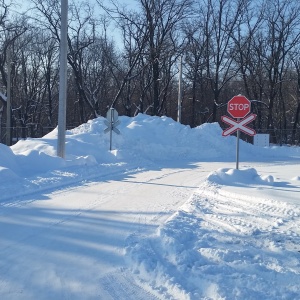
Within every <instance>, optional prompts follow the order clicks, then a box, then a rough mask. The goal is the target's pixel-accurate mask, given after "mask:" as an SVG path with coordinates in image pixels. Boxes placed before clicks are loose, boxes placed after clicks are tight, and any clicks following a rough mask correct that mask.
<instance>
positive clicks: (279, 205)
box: [0, 114, 300, 300]
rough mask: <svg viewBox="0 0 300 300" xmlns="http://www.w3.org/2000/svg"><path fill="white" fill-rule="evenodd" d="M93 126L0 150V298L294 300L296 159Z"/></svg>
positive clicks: (154, 129)
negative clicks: (61, 154) (60, 146)
mask: <svg viewBox="0 0 300 300" xmlns="http://www.w3.org/2000/svg"><path fill="white" fill-rule="evenodd" d="M120 121H121V124H120V126H119V127H118V128H119V130H120V131H121V135H115V134H114V135H113V147H114V150H113V151H109V150H108V148H109V135H108V134H105V133H104V129H105V127H106V126H105V125H104V118H101V117H100V118H98V119H95V120H92V121H89V122H88V123H86V124H83V125H82V126H80V127H78V128H75V129H73V130H70V131H67V135H66V142H67V144H66V154H67V155H66V159H65V160H63V159H61V158H58V157H56V143H57V142H56V139H57V131H56V130H54V131H53V132H51V133H49V134H48V135H46V136H45V137H43V138H41V139H27V140H26V141H19V142H18V143H17V144H16V145H14V146H12V147H7V146H5V145H2V144H0V154H1V155H0V180H1V182H2V185H1V186H0V299H4V300H6V299H7V300H13V299H22V300H23V299H45V300H48V299H49V300H50V299H104V300H106V299H108V300H109V299H116V300H118V299H129V300H130V299H132V300H133V299H134V300H136V299H149V300H152V299H178V300H180V299H300V284H299V282H300V220H299V216H300V205H299V203H300V149H299V147H288V146H283V147H277V146H272V147H268V148H260V147H255V146H252V145H251V144H247V143H244V142H241V145H240V169H239V170H236V169H235V138H234V137H226V138H224V137H222V135H221V133H222V130H221V128H220V127H219V125H218V124H204V125H202V126H199V127H197V128H194V129H191V128H190V127H188V126H183V125H181V124H178V123H177V122H175V121H173V120H172V119H170V118H166V117H161V118H160V117H150V116H146V115H141V114H140V115H138V116H136V117H134V118H128V117H120Z"/></svg>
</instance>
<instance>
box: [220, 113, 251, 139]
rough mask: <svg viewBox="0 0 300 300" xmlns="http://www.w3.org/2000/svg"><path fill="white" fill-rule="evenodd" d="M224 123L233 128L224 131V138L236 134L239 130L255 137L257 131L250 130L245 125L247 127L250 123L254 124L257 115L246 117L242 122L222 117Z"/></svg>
mask: <svg viewBox="0 0 300 300" xmlns="http://www.w3.org/2000/svg"><path fill="white" fill-rule="evenodd" d="M221 118H222V121H223V122H224V123H226V124H228V125H230V126H231V127H229V128H228V129H226V130H224V131H223V133H222V135H223V136H227V135H230V134H232V133H234V132H235V131H237V130H240V131H242V132H244V133H246V134H248V135H255V134H256V132H255V130H253V129H252V128H249V127H247V126H245V125H247V124H248V123H250V122H252V121H253V120H255V118H256V115H255V114H251V115H249V116H248V117H245V118H244V119H242V120H239V121H236V120H233V119H231V118H229V117H227V116H222V117H221Z"/></svg>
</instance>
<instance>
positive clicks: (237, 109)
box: [227, 95, 251, 118]
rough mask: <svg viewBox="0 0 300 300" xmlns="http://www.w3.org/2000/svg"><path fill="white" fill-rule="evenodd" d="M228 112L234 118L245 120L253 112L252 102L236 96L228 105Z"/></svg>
mask: <svg viewBox="0 0 300 300" xmlns="http://www.w3.org/2000/svg"><path fill="white" fill-rule="evenodd" d="M227 111H228V113H229V114H230V115H231V116H232V117H234V118H244V117H245V116H247V115H248V114H249V113H250V111H251V102H250V101H249V100H248V99H247V98H246V97H245V96H242V95H238V96H234V97H233V98H232V99H230V100H229V101H228V103H227Z"/></svg>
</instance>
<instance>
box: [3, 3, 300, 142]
mask: <svg viewBox="0 0 300 300" xmlns="http://www.w3.org/2000/svg"><path fill="white" fill-rule="evenodd" d="M105 3H107V2H105ZM18 5H19V1H17V0H11V1H7V0H0V31H1V34H0V47H1V52H0V100H1V104H0V105H1V107H2V108H1V111H0V116H1V120H0V122H1V135H2V138H3V135H5V132H4V130H3V128H5V124H6V95H7V86H8V65H9V66H10V70H11V71H10V74H11V76H10V81H11V107H12V108H11V117H12V126H13V127H20V128H22V131H21V132H19V133H17V134H14V135H18V136H14V137H17V138H20V137H22V138H25V137H27V136H29V135H30V136H33V137H34V136H40V135H41V134H45V133H46V131H47V130H50V129H52V128H54V127H56V125H57V115H58V113H57V111H58V89H59V88H58V86H59V76H58V74H59V41H60V1H57V0H32V1H31V2H30V5H31V7H30V8H29V9H28V10H26V11H23V10H21V8H20V7H19V6H18ZM68 47H69V48H68V96H67V126H68V127H72V126H78V125H79V124H82V123H84V122H86V121H87V120H89V119H91V118H95V117H97V116H99V115H102V116H105V114H106V112H107V110H108V109H109V108H110V107H114V108H116V109H117V110H118V112H119V114H120V115H127V116H134V115H136V114H138V113H147V114H151V115H158V116H161V115H167V116H169V117H172V118H174V119H176V118H177V109H178V77H179V76H178V69H179V62H180V58H182V61H183V68H182V69H183V86H182V87H183V88H182V91H183V92H182V113H181V115H182V123H184V124H188V125H190V126H192V127H194V126H198V125H200V124H202V123H205V122H219V121H220V116H221V115H222V114H225V113H226V103H227V102H228V101H229V100H230V99H231V98H232V97H233V96H234V95H237V94H243V95H245V96H246V97H248V99H250V100H252V111H253V112H254V113H256V114H257V116H258V117H257V119H256V121H255V124H254V127H255V129H257V130H261V131H262V132H272V133H274V134H272V137H273V140H272V141H273V142H275V143H276V142H279V139H280V142H285V143H290V144H295V143H298V141H299V139H300V136H299V127H300V120H299V118H300V56H299V53H300V52H299V50H300V2H299V1H298V0H262V1H251V0H135V1H130V4H129V5H128V6H126V5H124V4H123V5H122V4H120V3H118V2H117V1H115V0H110V1H109V4H108V5H106V6H105V5H104V4H103V3H102V1H101V0H95V2H92V1H75V0H74V1H72V0H69V27H68ZM3 124H4V125H3ZM222 125H223V124H222ZM3 126H4V127H3ZM29 129H30V130H29ZM279 135H280V136H279Z"/></svg>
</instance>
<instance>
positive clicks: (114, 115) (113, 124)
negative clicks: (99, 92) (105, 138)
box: [104, 107, 121, 151]
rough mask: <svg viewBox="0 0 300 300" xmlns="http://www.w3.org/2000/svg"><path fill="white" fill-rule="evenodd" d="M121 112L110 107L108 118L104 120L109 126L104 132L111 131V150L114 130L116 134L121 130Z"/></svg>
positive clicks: (110, 148)
mask: <svg viewBox="0 0 300 300" xmlns="http://www.w3.org/2000/svg"><path fill="white" fill-rule="evenodd" d="M118 117H119V114H118V112H117V111H116V110H115V109H114V108H112V107H111V108H110V109H109V110H108V111H107V113H106V119H107V120H104V124H105V125H106V126H107V128H106V129H104V133H108V132H109V133H110V143H109V144H110V146H109V150H110V151H111V150H112V132H113V131H114V132H115V133H116V134H120V130H119V129H118V128H117V126H118V125H120V123H121V122H120V120H118Z"/></svg>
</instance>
